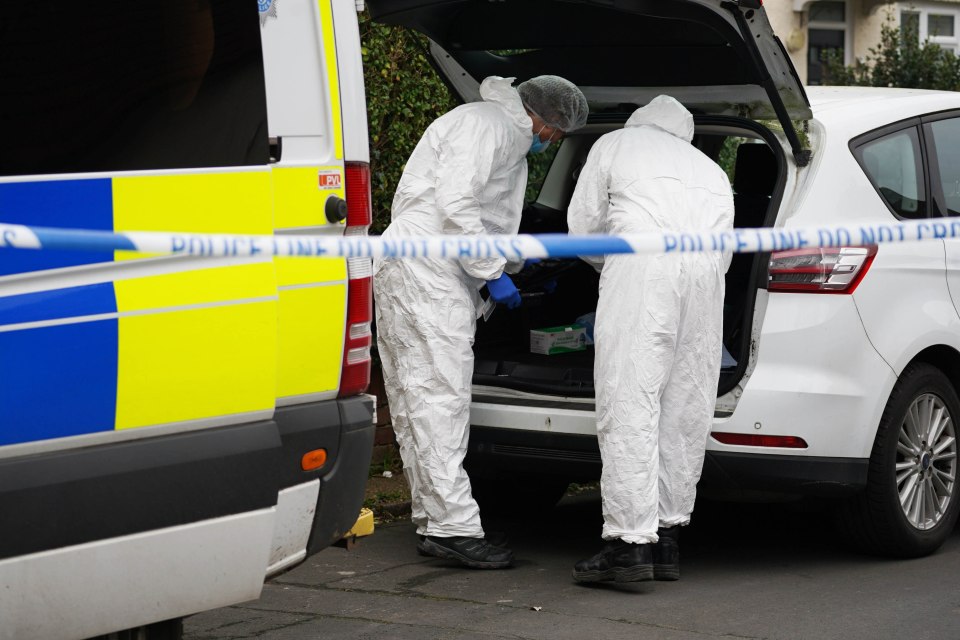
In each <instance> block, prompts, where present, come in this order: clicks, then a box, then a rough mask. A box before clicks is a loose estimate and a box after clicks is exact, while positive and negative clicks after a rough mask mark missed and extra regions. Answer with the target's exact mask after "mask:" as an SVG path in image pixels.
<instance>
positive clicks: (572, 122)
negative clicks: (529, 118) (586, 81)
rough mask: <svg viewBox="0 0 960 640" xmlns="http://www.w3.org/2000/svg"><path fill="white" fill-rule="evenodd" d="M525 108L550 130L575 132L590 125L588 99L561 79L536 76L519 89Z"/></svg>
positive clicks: (569, 83) (571, 84)
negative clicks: (551, 128)
mask: <svg viewBox="0 0 960 640" xmlns="http://www.w3.org/2000/svg"><path fill="white" fill-rule="evenodd" d="M517 91H518V92H519V93H520V99H521V100H523V104H524V106H526V107H527V109H529V110H530V111H533V112H534V113H535V114H537V115H538V116H540V118H541V119H542V120H543V121H544V122H545V123H547V124H548V125H550V126H551V127H555V128H559V129H563V130H564V131H573V130H574V129H579V128H580V127H582V126H583V125H585V124H587V114H588V112H589V108H588V107H587V98H586V97H585V96H584V95H583V92H582V91H580V89H578V88H577V85H575V84H573V83H572V82H570V81H569V80H565V79H564V78H561V77H560V76H537V77H536V78H531V79H529V80H527V81H526V82H521V83H520V85H519V86H517Z"/></svg>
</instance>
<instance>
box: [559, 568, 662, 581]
mask: <svg viewBox="0 0 960 640" xmlns="http://www.w3.org/2000/svg"><path fill="white" fill-rule="evenodd" d="M573 579H574V580H576V581H577V582H646V581H648V580H653V566H652V565H649V564H641V565H637V566H635V567H612V568H610V569H604V570H603V571H577V570H576V569H574V570H573Z"/></svg>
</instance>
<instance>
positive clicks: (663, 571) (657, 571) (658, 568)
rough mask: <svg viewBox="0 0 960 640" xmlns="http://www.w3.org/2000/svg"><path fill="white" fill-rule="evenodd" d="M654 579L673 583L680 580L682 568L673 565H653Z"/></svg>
mask: <svg viewBox="0 0 960 640" xmlns="http://www.w3.org/2000/svg"><path fill="white" fill-rule="evenodd" d="M653 579H654V580H661V581H663V582H672V581H674V580H679V579H680V567H678V566H676V565H672V564H655V565H653Z"/></svg>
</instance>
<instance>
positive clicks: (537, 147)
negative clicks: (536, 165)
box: [530, 125, 550, 153]
mask: <svg viewBox="0 0 960 640" xmlns="http://www.w3.org/2000/svg"><path fill="white" fill-rule="evenodd" d="M546 128H547V127H546V125H544V126H542V127H540V131H543V130H544V129H546ZM540 131H537V132H536V133H535V134H533V140H531V141H530V153H543V152H544V151H546V150H547V147H549V146H550V140H547V141H546V142H544V141H543V140H541V139H540Z"/></svg>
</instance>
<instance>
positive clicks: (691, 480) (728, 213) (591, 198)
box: [568, 96, 733, 543]
mask: <svg viewBox="0 0 960 640" xmlns="http://www.w3.org/2000/svg"><path fill="white" fill-rule="evenodd" d="M693 128H694V127H693V117H692V116H691V115H690V113H689V112H688V111H687V110H686V109H685V108H684V107H683V105H681V104H680V103H679V102H677V101H676V100H675V99H673V98H671V97H669V96H659V97H657V98H655V99H654V100H652V101H651V102H650V104H648V105H647V106H645V107H643V108H640V109H638V110H637V111H635V112H634V113H633V115H632V116H631V117H630V119H629V120H627V123H626V125H625V127H624V128H623V129H621V130H618V131H614V132H611V133H608V134H606V135H604V136H603V137H601V138H600V139H599V140H598V141H597V143H596V144H595V145H594V146H593V148H592V149H591V150H590V154H589V156H588V158H587V162H586V164H585V166H584V168H583V170H582V171H581V173H580V177H579V180H578V182H577V186H576V189H575V191H574V194H573V199H572V201H571V202H570V207H569V210H568V224H569V228H570V233H572V234H585V233H607V234H620V233H637V232H644V231H657V230H690V229H696V230H701V231H724V230H729V229H732V227H733V194H732V192H731V189H730V182H729V180H728V179H727V176H726V174H725V173H724V172H723V170H721V169H720V167H719V166H717V165H716V164H715V163H714V162H713V161H712V160H710V158H708V157H707V156H706V155H704V154H703V153H701V152H700V151H699V150H697V149H696V148H695V147H694V146H693V145H691V144H690V142H691V140H692V139H693ZM590 262H595V261H594V260H590ZM729 262H730V256H729V254H727V255H724V254H721V253H716V252H713V253H686V254H680V253H678V254H661V255H650V256H640V255H636V256H634V255H611V256H607V257H606V259H605V260H604V261H603V266H602V270H601V275H600V298H599V301H598V304H597V317H596V328H595V334H594V339H595V343H596V362H595V369H594V379H595V383H596V406H597V434H598V436H599V442H600V453H601V457H602V460H603V474H602V477H601V497H602V501H603V517H604V525H603V533H602V536H603V538H604V539H605V540H613V539H616V538H621V539H622V540H624V541H625V542H632V543H648V542H656V541H657V539H658V536H657V527H658V525H659V526H661V527H670V526H673V525H676V524H681V525H682V524H687V523H688V522H689V521H690V514H691V513H692V512H693V502H694V497H695V495H696V484H697V480H698V479H699V478H700V471H701V468H702V466H703V457H704V449H705V446H706V439H707V436H708V434H709V431H710V425H711V423H712V420H713V412H714V405H715V403H716V396H717V379H718V375H719V368H720V355H721V348H722V346H721V329H722V326H721V325H722V316H723V314H722V308H723V294H724V277H723V274H724V273H725V272H726V270H727V267H728V266H729Z"/></svg>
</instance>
